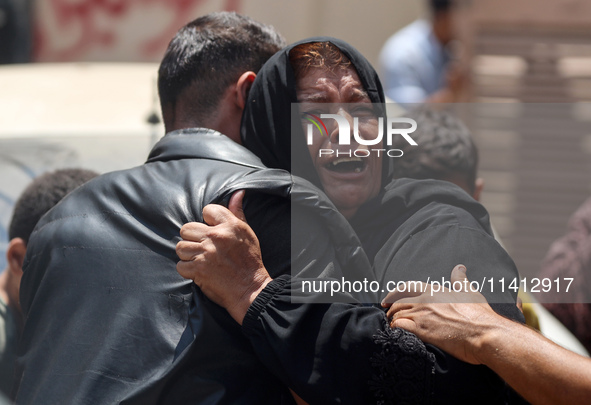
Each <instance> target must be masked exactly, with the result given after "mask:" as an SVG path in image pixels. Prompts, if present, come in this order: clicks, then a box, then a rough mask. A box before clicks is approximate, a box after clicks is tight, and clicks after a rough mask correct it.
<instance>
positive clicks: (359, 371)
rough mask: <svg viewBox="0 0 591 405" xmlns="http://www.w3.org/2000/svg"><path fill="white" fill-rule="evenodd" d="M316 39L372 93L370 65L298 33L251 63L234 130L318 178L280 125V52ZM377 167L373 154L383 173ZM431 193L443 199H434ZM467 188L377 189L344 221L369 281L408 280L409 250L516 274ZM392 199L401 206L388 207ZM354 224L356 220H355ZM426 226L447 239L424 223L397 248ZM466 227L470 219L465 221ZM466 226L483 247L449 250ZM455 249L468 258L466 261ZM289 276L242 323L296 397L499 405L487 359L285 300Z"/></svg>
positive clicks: (295, 285)
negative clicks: (253, 71) (420, 238)
mask: <svg viewBox="0 0 591 405" xmlns="http://www.w3.org/2000/svg"><path fill="white" fill-rule="evenodd" d="M321 41H329V42H331V43H333V44H334V45H336V46H337V47H339V48H340V49H341V50H342V51H343V53H345V54H346V55H347V56H348V57H349V59H351V61H352V63H353V65H354V67H355V69H356V70H357V73H358V75H359V77H360V80H361V82H362V84H363V85H364V87H365V88H366V90H367V91H368V94H369V95H370V98H371V100H372V101H373V102H383V101H384V97H383V92H382V90H381V85H380V83H379V80H378V78H377V75H376V74H375V71H374V70H373V68H371V66H370V65H369V63H367V62H366V61H365V59H364V58H363V56H361V55H360V54H359V53H358V52H357V51H356V50H355V49H353V48H352V47H351V46H349V45H347V44H345V43H343V42H342V41H339V40H335V39H332V38H324V37H322V38H312V39H307V40H304V41H301V42H299V43H296V44H294V45H291V46H289V47H287V48H286V49H284V50H282V51H280V52H279V53H278V54H276V55H275V56H274V57H273V58H271V59H270V60H269V61H268V62H267V64H265V65H264V66H263V68H262V69H261V70H260V72H259V74H258V75H257V78H256V80H255V82H254V84H253V87H252V89H251V91H250V96H249V103H248V105H247V108H246V111H245V113H244V116H243V132H242V138H243V142H244V145H245V146H247V147H248V148H249V149H251V150H252V151H254V152H255V153H256V154H257V155H258V156H260V157H261V159H262V161H263V162H264V163H265V164H266V165H268V166H269V167H276V168H283V169H288V170H289V169H291V170H292V172H293V173H294V174H298V175H301V176H303V177H305V178H306V179H308V180H310V181H311V182H312V183H314V184H316V185H318V186H319V187H321V184H320V181H319V179H318V176H317V175H316V173H315V171H314V169H313V166H312V163H311V159H310V157H309V152H308V150H307V148H306V145H305V137H304V135H303V133H302V131H301V128H300V130H298V126H299V125H301V124H300V122H299V120H298V121H297V123H296V125H295V126H294V127H291V128H290V124H289V122H290V121H291V120H290V115H289V113H288V112H289V111H290V103H292V102H296V101H297V100H296V98H295V78H294V73H293V70H292V69H291V67H290V65H289V51H290V50H291V49H293V47H295V46H296V45H298V44H300V43H308V42H321ZM289 162H291V166H289V165H288V164H289ZM387 175H388V165H387V164H385V165H384V179H386V178H388V177H387ZM396 184H397V183H395V184H394V185H393V186H395V185H396ZM425 184H427V186H424V185H425ZM417 193H418V194H417ZM439 194H442V195H443V196H444V197H446V198H448V199H447V200H446V199H445V198H444V199H443V200H442V201H438V198H439V197H438V196H439ZM467 197H468V196H467V195H466V194H465V193H464V192H463V191H461V190H460V189H459V188H451V189H445V191H442V189H433V188H431V187H430V186H429V184H428V183H421V182H410V186H409V187H407V188H401V189H400V190H399V192H398V191H396V192H395V193H394V195H393V194H392V192H391V191H390V190H387V191H386V190H385V191H384V192H383V193H382V194H381V195H380V196H379V197H378V198H376V199H374V200H372V201H370V202H369V203H368V204H367V205H366V207H364V208H363V210H362V212H360V213H359V214H358V215H357V217H356V218H354V222H353V224H354V225H358V228H357V231H358V232H359V236H360V239H361V240H362V242H365V243H364V247H365V248H366V249H367V251H368V252H370V251H371V252H372V253H371V254H370V258H371V259H372V260H373V259H374V257H375V260H374V270H375V271H376V273H377V275H378V276H379V278H378V280H380V281H383V280H387V279H401V278H400V277H399V276H398V273H397V272H400V275H401V276H410V278H409V279H415V278H416V277H412V276H413V275H414V273H413V272H409V273H405V272H407V270H415V268H411V267H410V266H406V267H402V266H403V265H405V264H408V263H409V260H410V261H411V264H412V260H415V259H416V257H417V256H420V255H423V256H426V257H428V258H429V260H432V261H434V262H435V264H436V266H435V268H434V269H433V274H437V275H441V276H445V277H447V278H448V279H449V274H450V273H451V270H452V268H453V265H455V264H458V263H479V258H481V259H482V260H488V259H489V258H492V259H494V260H493V262H492V263H491V266H487V267H486V269H487V270H490V269H491V267H492V266H493V264H495V265H496V264H499V265H503V266H505V267H504V268H502V269H498V272H497V269H495V273H494V274H500V273H506V274H511V275H516V274H517V273H516V271H515V266H514V265H513V263H512V261H511V260H510V258H508V256H507V254H506V253H505V252H504V251H502V249H501V250H499V248H498V244H497V243H496V241H494V239H492V238H491V237H490V236H488V235H486V232H487V231H489V230H490V228H489V225H488V216H487V214H486V210H484V208H483V207H482V206H481V205H480V204H478V203H476V202H475V201H473V200H472V201H471V202H469V203H468V204H466V202H467ZM397 203H401V204H402V207H403V208H404V210H401V211H397V210H396V209H393V208H396V204H397ZM393 206H394V207H393ZM431 216H432V218H431ZM366 224H367V225H368V227H364V226H363V225H366ZM432 225H433V226H434V225H442V226H449V227H454V228H455V233H454V235H453V236H454V238H453V239H449V240H446V241H445V244H444V243H440V245H439V246H441V248H442V249H446V252H442V250H441V249H439V248H438V238H448V236H447V235H445V234H444V233H434V234H432V235H433V236H432V237H431V238H428V241H429V243H430V245H428V246H429V250H427V249H425V248H424V247H425V245H424V244H419V245H417V246H418V247H419V249H420V250H418V251H412V250H410V251H408V252H407V251H402V252H399V251H398V250H397V249H398V248H399V247H400V246H402V247H405V246H412V243H411V244H408V245H406V244H405V242H407V241H408V240H409V239H413V237H414V236H415V235H416V234H418V232H420V231H422V230H424V229H423V227H426V228H429V227H431V226H432ZM466 226H469V227H471V228H472V229H470V231H467V230H466V229H467V228H466ZM293 229H297V223H292V231H293ZM429 229H430V228H429ZM441 229H443V228H441ZM395 232H397V233H395ZM475 232H480V233H481V234H483V235H486V236H483V238H482V243H481V244H479V245H478V246H479V247H480V248H482V249H485V250H486V249H489V248H490V251H487V254H486V255H482V256H480V253H481V252H479V251H472V250H462V249H453V246H452V248H450V246H449V244H450V243H451V244H452V245H453V244H455V243H458V244H459V245H460V246H463V244H464V243H466V246H467V244H468V243H469V242H470V241H471V240H472V238H473V235H474V233H475ZM389 236H392V238H391V239H390V238H389ZM413 242H414V241H413ZM443 253H446V254H447V258H448V259H449V260H451V261H453V265H452V266H447V265H446V263H447V260H446V261H442V262H441V263H439V262H438V260H439V257H440V256H441V255H442V254H443ZM455 253H457V254H455ZM466 255H470V256H473V257H470V259H472V261H468V258H467V257H466ZM423 259H424V260H426V258H423ZM454 260H455V261H454ZM421 263H423V262H421ZM292 274H293V275H294V276H295V277H294V278H293V279H286V278H280V279H276V280H274V281H273V282H271V283H270V284H269V285H268V286H267V287H266V288H265V290H264V291H263V292H262V293H261V294H260V295H259V296H258V297H257V299H256V300H255V302H254V303H253V304H252V305H251V307H250V308H249V311H248V313H247V314H246V317H245V319H244V324H243V330H244V333H245V334H246V336H248V337H249V339H250V340H251V342H252V344H253V347H254V348H255V351H256V352H257V355H258V356H259V358H260V359H262V360H263V362H264V363H265V364H266V365H267V367H269V368H270V369H271V370H273V372H274V373H275V374H276V375H278V376H280V377H281V378H282V380H283V381H284V382H285V383H286V384H288V385H289V386H290V387H292V388H293V389H294V390H295V391H296V392H298V394H299V395H300V396H301V397H302V398H303V399H304V400H306V401H308V402H310V403H343V404H344V403H350V404H359V403H380V404H386V403H413V404H421V403H454V404H459V403H466V404H472V403H479V404H488V403H490V404H499V403H505V401H506V396H507V395H508V394H507V390H506V388H505V384H504V383H503V382H502V381H501V380H500V379H499V378H498V377H497V376H496V375H495V374H494V373H492V371H490V370H489V369H488V368H486V367H484V366H472V365H469V364H466V363H463V362H459V361H457V360H455V359H454V358H452V357H451V356H448V355H446V354H445V353H443V352H441V351H440V350H438V349H436V348H434V347H432V346H430V345H427V346H425V345H424V344H423V343H422V342H421V341H420V340H419V339H418V338H417V337H416V336H414V335H413V334H410V333H408V332H405V331H402V330H394V331H391V330H390V329H389V327H388V326H387V323H386V319H385V316H384V313H383V311H381V310H380V309H378V308H373V307H363V306H359V305H354V304H345V303H335V304H317V305H312V304H294V302H293V301H292V300H293V298H294V297H295V298H299V297H300V295H304V294H303V293H302V283H303V282H304V281H305V280H302V279H301V277H300V276H299V275H298V274H296V273H292ZM469 274H471V273H469ZM490 275H492V274H489V276H490ZM504 299H506V301H511V302H512V305H513V306H514V305H515V301H514V297H512V296H511V294H508V293H507V294H506V295H505V296H504ZM318 300H319V301H321V298H320V297H318ZM343 300H344V298H343ZM515 312H517V311H513V314H514V315H515ZM516 317H517V316H516V315H515V316H514V318H516ZM294 370H296V371H294ZM298 370H299V371H298ZM464 382H468V384H464Z"/></svg>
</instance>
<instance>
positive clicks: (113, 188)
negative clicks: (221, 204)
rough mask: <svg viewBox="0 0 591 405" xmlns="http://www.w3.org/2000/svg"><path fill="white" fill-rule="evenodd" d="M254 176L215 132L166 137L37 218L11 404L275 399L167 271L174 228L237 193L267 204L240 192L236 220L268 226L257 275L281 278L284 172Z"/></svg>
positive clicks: (190, 287)
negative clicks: (144, 155)
mask: <svg viewBox="0 0 591 405" xmlns="http://www.w3.org/2000/svg"><path fill="white" fill-rule="evenodd" d="M262 169H264V167H263V166H262V164H261V163H260V160H259V159H258V158H257V157H256V156H254V155H253V154H251V153H250V152H249V151H247V150H246V149H244V148H243V147H242V146H240V145H238V144H236V143H234V142H233V141H231V140H230V139H229V138H227V137H225V136H224V135H222V134H220V133H218V132H216V131H212V130H206V129H190V130H181V131H175V132H172V133H169V134H167V135H166V136H165V137H164V138H162V140H160V142H158V144H157V145H156V146H155V147H154V149H153V150H152V152H151V153H150V156H149V158H148V161H147V162H146V163H145V164H144V165H142V166H139V167H135V168H132V169H129V170H123V171H117V172H112V173H107V174H105V175H103V176H100V177H98V178H96V179H94V180H93V181H91V182H89V183H87V184H86V185H84V186H83V187H81V188H79V189H77V190H76V191H74V192H73V193H72V194H70V195H69V196H67V197H66V198H65V199H64V200H63V201H62V202H61V203H60V204H59V205H58V206H56V207H55V209H53V210H52V211H51V212H50V213H49V214H48V215H47V216H45V217H44V218H43V219H42V220H41V221H40V222H39V224H38V227H37V228H36V231H35V232H34V234H33V236H32V237H31V240H30V243H29V246H28V251H27V257H26V263H25V269H24V276H23V280H22V287H21V303H22V308H23V311H24V314H25V316H26V325H25V330H24V334H23V341H22V345H21V350H20V356H19V360H18V364H17V378H16V381H18V383H17V384H18V386H17V387H15V390H14V392H17V391H16V389H18V396H17V403H19V404H76V405H79V404H114V403H134V404H142V405H145V404H151V403H163V404H176V403H183V404H203V403H252V404H262V403H281V402H282V398H283V397H284V394H285V392H286V391H285V388H284V387H283V385H282V384H280V383H279V381H278V380H277V379H276V378H275V377H274V376H272V375H271V374H270V373H269V372H268V371H267V370H266V369H265V368H264V367H263V366H262V365H261V363H260V362H259V361H258V360H257V359H256V357H255V356H254V354H253V352H252V349H251V347H250V345H249V343H248V341H247V340H245V339H244V337H243V335H242V332H241V330H240V326H239V325H238V324H236V323H235V322H234V321H233V320H232V319H231V317H230V316H229V315H228V314H227V312H226V311H225V310H223V309H221V308H220V307H218V306H216V305H215V304H213V303H211V302H210V301H209V300H208V299H207V298H205V297H204V296H203V295H202V294H201V292H200V291H198V290H197V289H196V288H194V284H193V283H192V282H191V281H188V280H185V279H183V278H182V277H181V276H180V275H179V274H178V273H177V272H176V263H177V261H178V258H177V256H176V253H175V246H176V243H177V242H178V241H179V240H180V237H179V229H180V227H181V226H182V225H183V224H184V223H186V222H190V221H201V220H202V216H201V212H202V209H203V207H204V205H206V204H207V203H210V202H212V201H220V200H222V198H223V197H224V196H225V195H227V194H228V193H229V192H230V191H232V190H236V189H239V188H244V187H246V188H250V189H258V190H259V191H262V192H263V193H267V194H271V195H265V196H262V194H254V195H251V196H249V195H247V198H246V200H247V202H246V207H245V212H246V215H247V218H248V219H249V221H250V224H251V226H252V227H253V229H255V232H256V231H259V232H260V230H261V229H267V228H268V231H269V232H267V233H264V235H263V234H262V233H259V235H260V238H261V246H262V248H263V250H264V252H263V255H264V260H265V261H266V263H267V262H268V264H267V266H268V268H269V269H271V271H273V272H274V273H275V276H277V275H278V274H282V273H286V272H288V271H289V253H290V250H289V246H290V245H289V244H290V239H289V229H287V236H286V235H285V231H286V229H285V227H286V226H287V227H288V226H289V210H290V204H289V192H290V190H291V176H290V175H289V173H286V172H283V171H279V170H269V169H265V170H264V172H261V170H262ZM257 195H260V196H261V197H260V198H259V197H257ZM278 218H279V219H281V218H283V219H282V220H278ZM280 233H281V234H282V235H281V237H280V236H279V234H280ZM265 253H267V254H266V255H265ZM193 300H195V301H196V303H195V302H194V304H193V305H190V304H191V302H192V301H193Z"/></svg>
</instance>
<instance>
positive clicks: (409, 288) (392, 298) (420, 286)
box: [382, 281, 431, 308]
mask: <svg viewBox="0 0 591 405" xmlns="http://www.w3.org/2000/svg"><path fill="white" fill-rule="evenodd" d="M430 288H431V286H430V285H428V284H426V283H422V282H419V281H407V282H406V283H405V288H404V290H402V288H400V289H398V288H397V289H396V290H394V291H392V292H390V293H388V295H386V298H384V299H383V300H382V307H384V308H387V307H389V306H390V305H392V303H394V302H396V301H399V300H401V299H403V298H408V297H418V296H419V295H421V294H422V293H424V292H426V291H429V290H430Z"/></svg>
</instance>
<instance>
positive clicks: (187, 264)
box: [176, 260, 205, 285]
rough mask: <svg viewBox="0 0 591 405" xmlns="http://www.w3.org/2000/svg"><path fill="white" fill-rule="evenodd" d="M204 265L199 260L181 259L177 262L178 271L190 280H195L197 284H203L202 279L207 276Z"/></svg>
mask: <svg viewBox="0 0 591 405" xmlns="http://www.w3.org/2000/svg"><path fill="white" fill-rule="evenodd" d="M202 267H203V266H202V265H201V264H200V262H199V260H198V261H180V262H178V263H177V264H176V271H177V272H178V273H179V274H180V275H181V276H182V277H183V278H186V279H188V280H193V281H194V282H195V284H197V285H201V279H202V278H203V277H204V276H205V274H204V273H203V271H202Z"/></svg>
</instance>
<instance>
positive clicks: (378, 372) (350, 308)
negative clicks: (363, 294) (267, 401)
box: [242, 276, 435, 404]
mask: <svg viewBox="0 0 591 405" xmlns="http://www.w3.org/2000/svg"><path fill="white" fill-rule="evenodd" d="M301 282H302V280H296V279H293V278H290V277H289V276H281V277H279V278H276V279H275V280H274V281H273V282H271V283H270V284H269V285H268V286H267V287H266V288H265V289H264V290H263V291H262V292H261V294H260V295H259V296H258V297H257V299H256V300H255V301H254V302H253V304H252V305H251V306H250V308H249V310H248V313H247V314H246V317H245V318H244V323H243V326H242V330H243V332H244V333H245V335H246V336H247V337H248V338H249V339H250V341H251V343H252V345H253V347H254V349H255V351H256V352H257V355H258V356H259V358H260V359H261V360H262V361H263V363H264V364H266V365H267V367H269V368H270V369H271V371H272V372H273V373H274V374H275V375H277V376H279V377H280V378H281V379H282V381H284V383H285V384H287V385H288V386H289V387H291V388H292V389H293V390H294V391H296V392H297V393H298V395H300V396H301V397H302V399H304V400H305V401H307V402H309V403H312V404H320V403H321V404H332V403H340V404H368V403H381V404H389V403H392V404H393V403H412V404H427V403H431V393H432V381H433V374H434V372H435V365H434V363H435V355H434V354H433V353H432V352H431V351H429V350H428V349H427V348H426V347H425V345H424V344H423V342H421V341H420V340H419V339H418V338H417V337H416V336H415V335H413V334H412V333H409V332H406V331H404V330H402V329H394V330H392V329H390V328H389V327H388V325H387V322H386V317H385V314H384V312H383V311H382V310H380V309H378V308H375V307H370V306H361V305H355V304H346V303H332V304H313V303H307V304H295V303H292V295H293V294H299V293H300V292H301V291H302V288H301Z"/></svg>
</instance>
